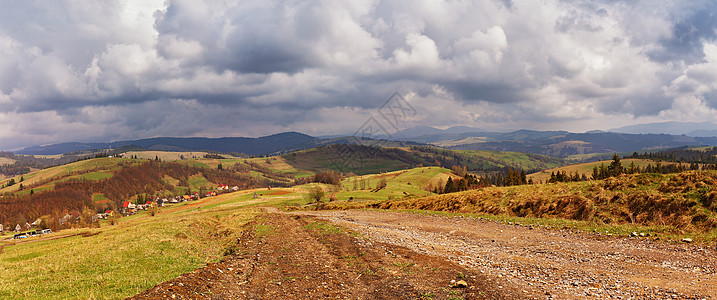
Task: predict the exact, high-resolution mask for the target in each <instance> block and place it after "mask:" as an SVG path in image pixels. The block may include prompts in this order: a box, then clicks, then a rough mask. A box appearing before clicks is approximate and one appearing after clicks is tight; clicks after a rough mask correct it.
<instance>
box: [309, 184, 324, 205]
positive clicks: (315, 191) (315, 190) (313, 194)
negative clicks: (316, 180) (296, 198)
mask: <svg viewBox="0 0 717 300" xmlns="http://www.w3.org/2000/svg"><path fill="white" fill-rule="evenodd" d="M324 194H325V192H324V189H323V188H321V187H320V186H318V185H316V186H313V187H311V188H309V194H308V195H307V197H308V198H309V200H310V201H311V200H313V202H320V201H321V198H323V197H324Z"/></svg>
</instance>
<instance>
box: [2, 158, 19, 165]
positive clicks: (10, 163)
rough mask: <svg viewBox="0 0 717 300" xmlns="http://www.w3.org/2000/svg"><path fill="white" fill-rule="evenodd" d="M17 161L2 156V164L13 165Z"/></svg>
mask: <svg viewBox="0 0 717 300" xmlns="http://www.w3.org/2000/svg"><path fill="white" fill-rule="evenodd" d="M14 163H15V160H14V159H10V158H7V157H0V165H12V164H14Z"/></svg>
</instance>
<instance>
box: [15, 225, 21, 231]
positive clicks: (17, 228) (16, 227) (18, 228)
mask: <svg viewBox="0 0 717 300" xmlns="http://www.w3.org/2000/svg"><path fill="white" fill-rule="evenodd" d="M20 231H22V227H20V224H17V225H15V232H20Z"/></svg>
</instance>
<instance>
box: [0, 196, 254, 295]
mask: <svg viewBox="0 0 717 300" xmlns="http://www.w3.org/2000/svg"><path fill="white" fill-rule="evenodd" d="M99 198H100V197H99V196H98V197H97V199H99ZM251 199H252V197H251V193H249V192H243V193H232V194H225V195H220V196H217V197H210V198H205V199H202V200H200V201H196V202H185V203H182V204H179V205H175V206H170V207H165V208H162V209H161V211H160V213H158V214H157V215H156V216H154V217H152V216H150V215H149V213H147V212H142V213H139V214H137V215H134V216H130V217H125V218H121V219H119V223H118V224H116V225H110V224H109V222H108V221H103V222H102V223H101V228H94V229H69V230H63V231H60V232H56V233H53V234H51V235H46V236H43V237H35V238H30V239H27V240H23V241H22V242H18V243H17V244H14V243H13V242H12V241H1V242H0V273H1V274H2V276H0V298H3V299H28V298H35V299H37V298H46V297H48V296H49V295H52V298H56V299H77V298H84V299H92V298H100V299H117V298H123V297H127V296H131V295H134V294H136V293H137V292H140V291H142V290H144V289H147V288H149V287H151V286H153V285H155V284H157V283H159V282H162V281H166V280H168V279H171V278H174V277H176V276H178V275H180V274H182V273H184V272H188V271H191V270H193V269H196V268H198V267H201V266H203V265H204V264H205V263H208V262H216V261H218V260H219V258H220V257H221V256H222V255H223V254H224V251H225V250H226V249H228V247H230V246H232V245H233V242H234V241H235V240H236V238H237V237H238V234H239V233H240V231H241V226H242V225H243V224H244V223H245V222H247V221H248V220H249V219H251V218H252V217H253V216H255V215H256V214H258V213H259V212H260V211H259V210H258V209H256V208H252V207H248V206H247V205H250V204H248V203H246V202H250V200H251ZM260 200H261V201H266V199H260ZM254 204H256V203H254ZM66 235H67V236H68V237H65V238H57V239H52V238H55V237H59V236H66Z"/></svg>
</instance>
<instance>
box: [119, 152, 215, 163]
mask: <svg viewBox="0 0 717 300" xmlns="http://www.w3.org/2000/svg"><path fill="white" fill-rule="evenodd" d="M206 154H207V152H201V151H192V152H169V151H128V152H125V153H124V157H127V158H131V157H134V156H137V158H138V159H154V158H155V157H157V158H159V159H160V160H162V161H175V160H180V159H181V157H182V156H184V158H185V159H191V158H203V157H204V155H206Z"/></svg>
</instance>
